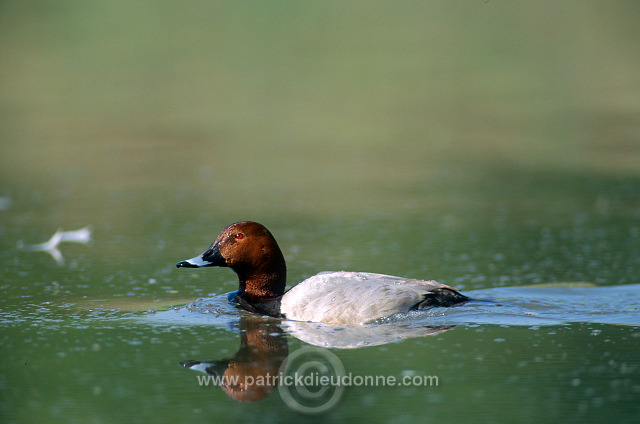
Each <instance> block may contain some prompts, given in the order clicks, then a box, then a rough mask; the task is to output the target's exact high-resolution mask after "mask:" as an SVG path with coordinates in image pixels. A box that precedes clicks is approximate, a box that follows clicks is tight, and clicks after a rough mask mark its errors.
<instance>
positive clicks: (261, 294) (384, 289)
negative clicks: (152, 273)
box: [176, 221, 469, 324]
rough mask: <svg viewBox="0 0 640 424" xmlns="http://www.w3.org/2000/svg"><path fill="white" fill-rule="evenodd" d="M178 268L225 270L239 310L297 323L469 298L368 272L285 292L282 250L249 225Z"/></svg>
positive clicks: (315, 279)
mask: <svg viewBox="0 0 640 424" xmlns="http://www.w3.org/2000/svg"><path fill="white" fill-rule="evenodd" d="M176 266H177V267H178V268H201V267H207V266H220V267H229V268H231V269H232V270H233V271H235V273H236V274H237V275H238V279H239V283H240V284H239V288H238V291H237V293H236V295H235V298H234V301H235V302H236V303H237V304H238V306H240V307H241V308H243V309H245V310H247V311H250V312H254V313H258V314H262V315H269V316H272V317H277V318H285V319H288V320H296V321H313V322H325V323H339V324H362V323H366V322H369V321H373V320H375V319H378V318H382V317H386V316H389V315H392V314H395V313H401V312H409V311H411V310H416V309H423V308H429V307H434V306H455V305H459V304H461V303H464V302H466V301H468V300H469V298H468V297H467V296H464V295H462V294H460V293H458V292H457V291H456V290H455V289H453V288H451V287H449V286H446V285H444V284H440V283H438V282H436V281H423V280H414V279H408V278H402V277H395V276H391V275H383V274H375V273H370V272H345V271H339V272H321V273H319V274H316V275H314V276H312V277H309V278H307V279H306V280H304V281H302V282H300V283H298V284H297V285H295V286H294V287H293V288H292V289H290V290H288V291H285V286H286V280H287V267H286V264H285V260H284V256H283V254H282V251H281V250H280V247H279V246H278V243H277V242H276V239H275V238H274V237H273V235H271V233H270V232H269V230H267V228H265V227H264V226H263V225H262V224H259V223H257V222H251V221H243V222H236V223H234V224H231V225H229V226H227V227H226V228H225V229H223V230H222V232H221V233H220V235H219V236H218V237H217V238H216V240H215V241H214V242H213V244H212V245H211V246H210V247H209V248H208V249H207V250H205V251H204V252H203V253H202V254H201V255H198V256H196V257H193V258H191V259H187V260H185V261H181V262H178V263H177V264H176Z"/></svg>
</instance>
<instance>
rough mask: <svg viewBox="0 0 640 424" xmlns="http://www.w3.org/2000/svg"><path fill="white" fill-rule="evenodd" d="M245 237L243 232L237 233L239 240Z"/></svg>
mask: <svg viewBox="0 0 640 424" xmlns="http://www.w3.org/2000/svg"><path fill="white" fill-rule="evenodd" d="M243 238H244V234H242V233H238V234H236V239H237V240H240V239H243Z"/></svg>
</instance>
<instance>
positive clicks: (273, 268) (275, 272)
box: [234, 252, 287, 302]
mask: <svg viewBox="0 0 640 424" xmlns="http://www.w3.org/2000/svg"><path fill="white" fill-rule="evenodd" d="M278 253H279V255H278V254H276V255H274V256H275V257H272V258H270V259H269V260H264V261H262V262H261V263H260V264H257V265H254V266H252V267H249V268H247V269H234V271H235V272H236V274H238V280H239V282H240V286H239V289H240V292H239V294H241V295H242V296H243V297H244V298H245V299H247V300H248V301H249V302H259V301H264V300H270V299H275V298H277V297H280V296H282V295H283V294H284V290H285V286H286V282H287V266H286V264H285V261H284V257H283V256H282V253H280V252H278Z"/></svg>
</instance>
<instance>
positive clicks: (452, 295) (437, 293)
mask: <svg viewBox="0 0 640 424" xmlns="http://www.w3.org/2000/svg"><path fill="white" fill-rule="evenodd" d="M469 300H471V299H470V298H468V297H467V296H465V295H463V294H460V293H458V292H457V291H455V290H452V289H445V288H440V289H434V290H432V291H431V292H429V293H427V294H425V295H424V299H423V300H421V301H420V302H418V303H416V304H415V305H413V307H412V308H411V310H415V309H424V308H432V307H434V306H444V307H449V306H456V305H460V304H462V303H465V302H467V301H469Z"/></svg>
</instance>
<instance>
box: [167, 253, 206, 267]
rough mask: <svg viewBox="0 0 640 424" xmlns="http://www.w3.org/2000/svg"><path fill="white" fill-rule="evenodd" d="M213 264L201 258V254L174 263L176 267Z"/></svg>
mask: <svg viewBox="0 0 640 424" xmlns="http://www.w3.org/2000/svg"><path fill="white" fill-rule="evenodd" d="M213 265H214V264H213V263H212V262H209V261H205V260H204V259H202V255H200V256H196V257H194V258H191V259H187V260H186V261H180V262H178V263H177V264H176V267H177V268H202V267H204V266H213Z"/></svg>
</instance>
